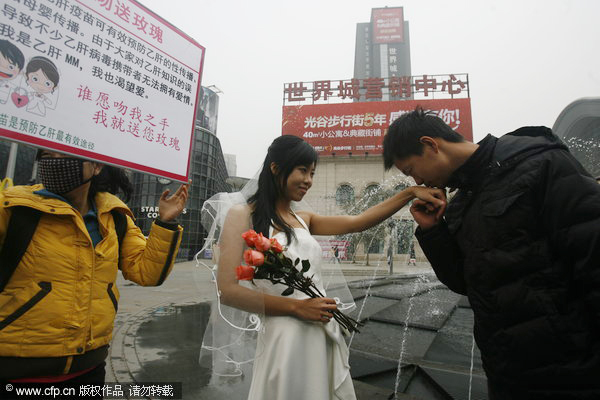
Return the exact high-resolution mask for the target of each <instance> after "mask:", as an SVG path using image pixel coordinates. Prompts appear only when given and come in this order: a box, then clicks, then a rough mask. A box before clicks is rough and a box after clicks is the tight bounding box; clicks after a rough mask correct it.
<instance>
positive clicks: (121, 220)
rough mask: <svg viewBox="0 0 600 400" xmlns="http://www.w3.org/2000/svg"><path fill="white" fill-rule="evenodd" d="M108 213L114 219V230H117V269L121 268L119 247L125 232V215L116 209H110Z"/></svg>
mask: <svg viewBox="0 0 600 400" xmlns="http://www.w3.org/2000/svg"><path fill="white" fill-rule="evenodd" d="M110 213H111V214H112V216H113V220H114V221H115V230H116V231H117V240H118V242H119V269H121V247H122V243H123V238H124V237H125V232H127V216H126V215H125V214H123V213H120V212H119V211H117V210H111V211H110Z"/></svg>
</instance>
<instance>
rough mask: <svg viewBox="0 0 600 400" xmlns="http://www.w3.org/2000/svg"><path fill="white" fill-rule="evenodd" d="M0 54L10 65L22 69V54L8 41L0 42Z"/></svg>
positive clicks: (23, 58) (23, 59)
mask: <svg viewBox="0 0 600 400" xmlns="http://www.w3.org/2000/svg"><path fill="white" fill-rule="evenodd" d="M0 54H2V57H4V58H6V59H7V60H8V61H10V62H11V63H13V64H17V66H18V67H19V70H22V69H23V65H24V64H25V57H24V56H23V53H22V52H21V50H19V48H18V47H17V46H15V45H14V44H12V43H11V42H9V41H8V40H0Z"/></svg>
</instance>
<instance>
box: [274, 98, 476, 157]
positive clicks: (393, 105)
mask: <svg viewBox="0 0 600 400" xmlns="http://www.w3.org/2000/svg"><path fill="white" fill-rule="evenodd" d="M416 106H421V107H422V108H423V109H424V110H429V111H431V112H432V113H434V114H435V115H437V116H438V117H440V118H442V119H443V120H444V122H445V123H446V124H448V125H449V126H450V127H451V128H452V129H454V130H455V131H456V132H458V133H459V134H461V135H462V136H464V137H465V138H466V139H467V140H471V141H472V140H473V127H472V122H471V99H469V98H465V99H440V100H399V101H372V102H356V103H338V104H318V105H304V106H284V107H283V120H282V121H283V123H282V135H295V136H300V137H301V138H303V139H304V140H306V141H307V142H308V143H310V144H311V145H312V146H313V147H314V148H315V150H317V153H319V155H335V154H338V155H348V153H352V154H355V155H362V154H365V153H368V154H381V153H382V151H383V146H382V143H383V135H385V132H386V130H387V128H388V127H389V126H390V124H391V123H392V122H393V121H394V120H395V119H396V118H398V117H400V116H401V115H402V114H405V113H407V112H410V111H413V110H414V109H415V107H416Z"/></svg>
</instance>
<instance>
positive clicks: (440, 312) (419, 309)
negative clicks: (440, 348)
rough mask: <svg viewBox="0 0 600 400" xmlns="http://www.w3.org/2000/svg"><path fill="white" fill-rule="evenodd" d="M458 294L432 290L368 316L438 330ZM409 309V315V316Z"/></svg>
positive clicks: (452, 307)
mask: <svg viewBox="0 0 600 400" xmlns="http://www.w3.org/2000/svg"><path fill="white" fill-rule="evenodd" d="M459 297H460V296H459V295H457V294H454V293H452V292H450V291H449V290H432V291H430V292H426V293H423V294H421V295H418V296H415V297H410V298H404V299H402V300H401V301H398V302H397V303H395V304H393V305H391V306H389V307H387V308H385V309H383V310H381V311H379V312H377V313H374V314H372V315H371V316H370V319H371V320H373V321H380V322H389V323H393V324H401V325H402V324H406V323H408V325H409V326H414V327H423V328H426V329H431V330H438V329H440V328H441V327H442V326H443V325H444V322H445V321H446V319H447V318H448V316H449V315H450V314H451V313H452V311H453V310H454V308H455V307H456V303H457V301H458V298H459ZM409 310H410V316H409Z"/></svg>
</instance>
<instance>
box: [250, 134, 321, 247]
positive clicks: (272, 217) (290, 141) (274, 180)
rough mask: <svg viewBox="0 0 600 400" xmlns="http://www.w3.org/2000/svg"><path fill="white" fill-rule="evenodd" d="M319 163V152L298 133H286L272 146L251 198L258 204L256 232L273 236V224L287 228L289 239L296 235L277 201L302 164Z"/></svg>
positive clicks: (255, 205) (286, 232) (254, 213)
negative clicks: (270, 230) (284, 219)
mask: <svg viewBox="0 0 600 400" xmlns="http://www.w3.org/2000/svg"><path fill="white" fill-rule="evenodd" d="M271 163H275V165H276V166H277V174H273V173H272V172H271ZM312 164H315V165H316V164H317V152H316V151H315V149H314V148H313V147H312V146H311V145H310V144H308V143H306V142H305V141H304V140H302V139H301V138H299V137H297V136H292V135H283V136H280V137H278V138H277V139H275V140H273V143H271V145H270V146H269V150H268V151H267V156H266V157H265V161H264V163H263V167H262V170H261V171H260V175H259V176H258V190H257V191H256V193H254V194H253V195H252V196H251V197H250V198H249V199H248V204H252V205H253V206H254V211H252V223H253V225H254V230H255V231H256V232H259V233H262V234H263V235H264V236H265V237H269V227H270V226H271V225H272V226H273V227H274V228H276V229H278V230H280V231H282V232H285V236H286V237H287V240H288V243H290V242H291V240H292V237H294V238H295V237H296V235H295V234H294V231H293V229H292V227H291V226H290V225H288V224H287V223H285V221H283V220H282V219H281V218H280V217H279V215H277V212H276V210H275V203H276V201H277V199H278V198H280V197H281V196H283V193H284V190H285V187H286V185H287V180H288V177H289V176H290V174H291V173H292V171H293V170H294V168H296V167H297V166H299V165H305V166H310V165H312Z"/></svg>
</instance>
